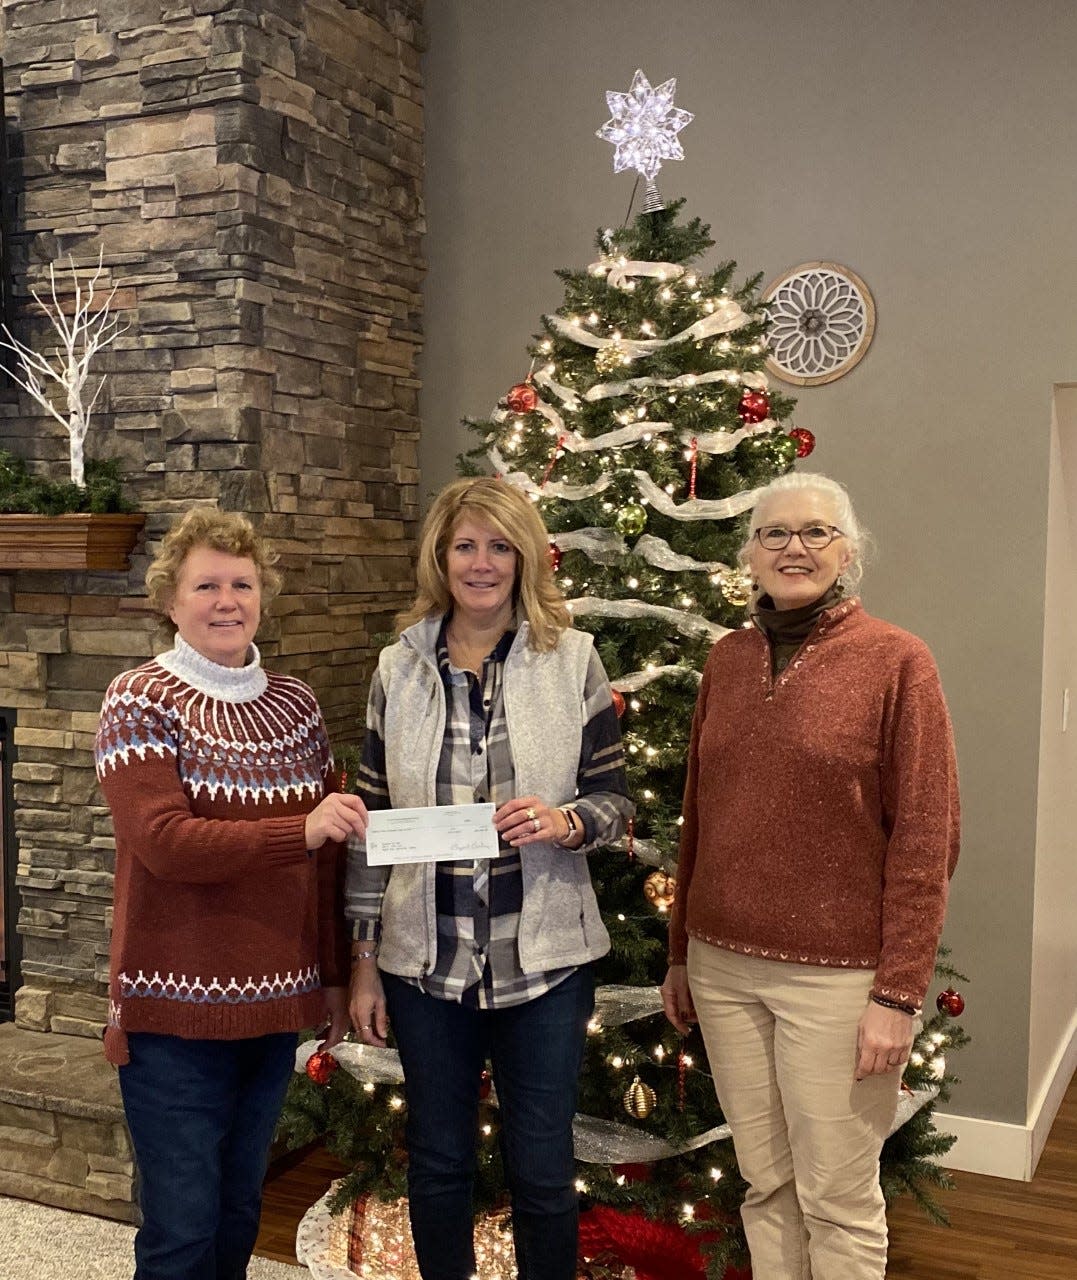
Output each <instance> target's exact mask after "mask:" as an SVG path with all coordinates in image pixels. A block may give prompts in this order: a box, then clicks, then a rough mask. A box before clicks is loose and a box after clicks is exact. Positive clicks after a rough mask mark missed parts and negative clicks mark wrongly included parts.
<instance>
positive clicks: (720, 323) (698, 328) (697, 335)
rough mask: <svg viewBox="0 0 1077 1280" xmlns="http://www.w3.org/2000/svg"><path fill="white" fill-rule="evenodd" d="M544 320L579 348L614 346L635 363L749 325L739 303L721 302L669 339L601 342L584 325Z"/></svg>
mask: <svg viewBox="0 0 1077 1280" xmlns="http://www.w3.org/2000/svg"><path fill="white" fill-rule="evenodd" d="M546 320H547V323H548V324H549V325H550V326H551V328H553V329H555V330H556V331H557V332H558V333H559V334H561V336H562V337H563V338H571V339H572V341H573V342H578V343H579V344H580V346H582V347H591V348H593V349H594V350H596V351H601V350H603V349H604V348H606V347H610V346H617V347H618V348H619V349H620V350H621V351H623V352H624V354H625V355H626V356H627V357H628V359H630V360H638V359H639V358H640V357H641V356H647V355H651V354H652V353H653V352H655V351H661V350H663V349H664V348H665V347H672V346H674V345H675V344H676V343H678V342H697V341H702V339H704V338H710V337H712V336H713V335H714V334H716V333H730V332H731V331H732V330H734V329H740V328H742V327H743V326H744V325H746V324H749V323H750V322H751V316H749V315H746V314H745V312H744V311H743V310H742V309H741V305H740V303H739V302H734V300H733V299H732V298H723V299H722V300H721V301H720V302H718V303H717V304H716V306H715V308H714V310H713V311H712V312H711V313H710V314H709V315H705V316H702V317H700V319H698V320H697V321H696V322H695V324H690V325H689V326H688V328H687V329H682V330H681V331H680V333H675V334H673V336H672V337H670V338H600V337H599V336H598V335H597V334H595V333H591V331H590V330H589V329H585V328H584V327H583V325H581V324H573V323H572V321H571V320H566V319H565V318H564V316H557V315H554V316H547V317H546Z"/></svg>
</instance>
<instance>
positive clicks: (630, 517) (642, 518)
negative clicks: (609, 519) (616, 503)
mask: <svg viewBox="0 0 1077 1280" xmlns="http://www.w3.org/2000/svg"><path fill="white" fill-rule="evenodd" d="M613 523H614V524H615V525H616V526H617V532H618V533H623V534H624V535H625V537H626V538H634V537H636V535H637V534H640V533H642V532H643V531H644V529H646V527H647V512H646V511H645V510H644V509H643V507H641V506H640V505H639V503H638V502H630V503H629V504H628V505H627V506H626V507H622V508H621V509H620V511H618V512H617V516H616V518H615V520H614V522H613Z"/></svg>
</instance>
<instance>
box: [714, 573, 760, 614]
mask: <svg viewBox="0 0 1077 1280" xmlns="http://www.w3.org/2000/svg"><path fill="white" fill-rule="evenodd" d="M718 587H719V589H720V590H721V593H722V595H723V596H724V597H725V599H726V600H728V601H729V603H730V604H731V605H735V606H736V607H737V608H738V609H743V608H744V606H745V605H746V604H747V603H748V601H749V600H750V599H751V598H752V579H751V575H750V574H747V573H745V572H744V570H743V569H723V570H722V572H721V573H720V574H719V575H718Z"/></svg>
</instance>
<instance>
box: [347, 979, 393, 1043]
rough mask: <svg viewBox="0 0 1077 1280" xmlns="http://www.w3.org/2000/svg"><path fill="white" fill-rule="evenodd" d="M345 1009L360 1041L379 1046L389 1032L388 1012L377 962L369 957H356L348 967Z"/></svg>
mask: <svg viewBox="0 0 1077 1280" xmlns="http://www.w3.org/2000/svg"><path fill="white" fill-rule="evenodd" d="M348 1012H349V1013H350V1014H351V1020H352V1026H353V1027H354V1028H355V1032H356V1034H357V1035H358V1036H359V1038H360V1040H362V1042H363V1044H373V1045H377V1046H378V1047H379V1048H382V1049H383V1048H384V1047H385V1037H386V1036H387V1035H388V1034H389V1014H388V1012H387V1011H386V1008H385V991H384V989H383V988H382V985H381V974H380V973H379V972H378V962H377V960H376V959H375V958H374V957H373V956H371V958H370V959H369V960H357V961H356V962H355V964H354V965H353V966H352V980H351V990H350V992H349V1002H348Z"/></svg>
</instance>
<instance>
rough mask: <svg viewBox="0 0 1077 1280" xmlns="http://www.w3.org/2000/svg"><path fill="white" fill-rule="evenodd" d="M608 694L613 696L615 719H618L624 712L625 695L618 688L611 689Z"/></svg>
mask: <svg viewBox="0 0 1077 1280" xmlns="http://www.w3.org/2000/svg"><path fill="white" fill-rule="evenodd" d="M610 696H611V697H612V698H613V709H614V711H616V712H617V719H618V720H620V718H621V717H622V716H623V715H624V713H625V696H624V694H623V693H622V692H621V691H620V689H611V690H610Z"/></svg>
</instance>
